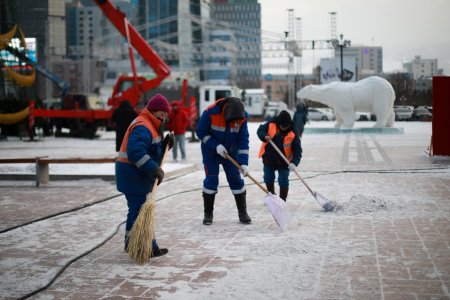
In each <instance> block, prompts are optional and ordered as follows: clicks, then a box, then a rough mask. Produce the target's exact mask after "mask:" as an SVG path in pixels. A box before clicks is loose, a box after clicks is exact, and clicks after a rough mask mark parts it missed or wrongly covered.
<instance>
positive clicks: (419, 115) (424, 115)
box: [413, 106, 431, 120]
mask: <svg viewBox="0 0 450 300" xmlns="http://www.w3.org/2000/svg"><path fill="white" fill-rule="evenodd" d="M413 119H414V120H430V119H431V113H430V111H429V110H428V109H427V108H426V107H425V106H418V107H416V108H415V109H414V113H413Z"/></svg>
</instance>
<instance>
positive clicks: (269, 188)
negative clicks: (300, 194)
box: [266, 182, 275, 195]
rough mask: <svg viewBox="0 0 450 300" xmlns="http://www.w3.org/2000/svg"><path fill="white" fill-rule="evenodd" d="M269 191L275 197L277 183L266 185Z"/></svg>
mask: <svg viewBox="0 0 450 300" xmlns="http://www.w3.org/2000/svg"><path fill="white" fill-rule="evenodd" d="M266 187H267V190H268V191H269V192H270V193H272V194H274V195H275V183H273V182H271V183H266Z"/></svg>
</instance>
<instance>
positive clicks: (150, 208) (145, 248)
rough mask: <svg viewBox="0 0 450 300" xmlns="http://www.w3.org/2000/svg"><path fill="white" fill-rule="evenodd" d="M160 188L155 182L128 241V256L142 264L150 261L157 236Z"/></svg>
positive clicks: (166, 150)
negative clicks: (157, 201)
mask: <svg viewBox="0 0 450 300" xmlns="http://www.w3.org/2000/svg"><path fill="white" fill-rule="evenodd" d="M168 151H169V145H166V149H165V151H164V155H163V158H162V160H161V167H162V165H163V162H164V159H165V158H166V155H167V152H168ZM157 186H158V179H156V180H155V184H154V185H153V188H152V191H151V192H150V193H148V194H147V199H146V200H145V202H144V204H143V205H142V206H141V209H140V211H139V215H138V217H137V219H136V222H134V224H133V227H132V228H131V231H130V239H129V241H128V249H127V250H128V254H129V255H130V257H131V258H132V259H134V260H135V261H137V262H138V263H140V264H143V263H145V262H147V261H148V259H149V258H150V253H152V240H153V238H154V236H155V234H154V231H153V228H154V224H155V197H154V194H155V192H156V187H157Z"/></svg>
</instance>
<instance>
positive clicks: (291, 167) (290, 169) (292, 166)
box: [288, 163, 297, 171]
mask: <svg viewBox="0 0 450 300" xmlns="http://www.w3.org/2000/svg"><path fill="white" fill-rule="evenodd" d="M296 167H297V166H296V165H294V164H293V163H290V164H289V166H288V168H289V171H294V170H295V168H296Z"/></svg>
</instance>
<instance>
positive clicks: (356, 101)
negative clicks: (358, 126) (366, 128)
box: [297, 76, 395, 128]
mask: <svg viewBox="0 0 450 300" xmlns="http://www.w3.org/2000/svg"><path fill="white" fill-rule="evenodd" d="M297 97H299V98H306V99H309V100H313V101H316V102H320V103H323V104H326V105H328V106H329V107H331V108H332V109H333V110H334V113H335V114H336V124H335V125H334V127H337V128H339V127H341V126H343V127H348V128H351V127H353V124H354V123H355V112H357V111H361V112H373V113H374V114H375V115H376V117H377V122H376V123H375V125H374V127H392V126H393V125H394V120H395V114H394V108H393V107H394V100H395V92H394V89H393V88H392V85H391V84H390V83H389V82H388V81H387V80H385V79H384V78H381V77H377V76H371V77H368V78H366V79H363V80H360V81H358V82H332V83H328V84H322V85H308V86H306V87H304V88H302V89H301V90H300V91H299V92H298V93H297Z"/></svg>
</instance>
